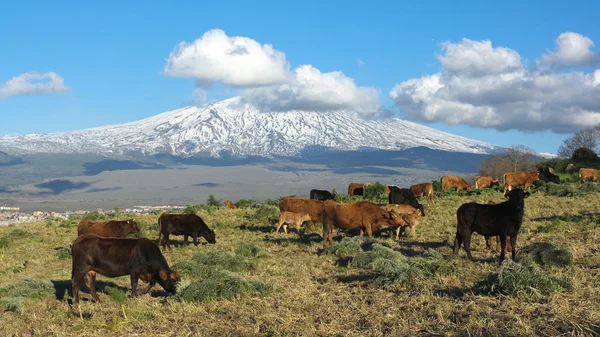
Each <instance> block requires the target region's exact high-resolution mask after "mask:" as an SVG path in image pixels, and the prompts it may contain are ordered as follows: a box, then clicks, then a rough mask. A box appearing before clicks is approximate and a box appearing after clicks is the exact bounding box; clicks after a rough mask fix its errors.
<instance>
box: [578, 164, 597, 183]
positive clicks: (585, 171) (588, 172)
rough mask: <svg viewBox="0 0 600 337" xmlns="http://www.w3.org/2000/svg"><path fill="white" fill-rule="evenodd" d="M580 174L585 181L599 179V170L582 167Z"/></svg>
mask: <svg viewBox="0 0 600 337" xmlns="http://www.w3.org/2000/svg"><path fill="white" fill-rule="evenodd" d="M579 176H580V177H581V178H582V180H583V181H586V180H591V181H598V170H596V169H591V168H583V167H582V168H580V169H579Z"/></svg>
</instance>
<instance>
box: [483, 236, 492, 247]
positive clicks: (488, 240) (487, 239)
mask: <svg viewBox="0 0 600 337" xmlns="http://www.w3.org/2000/svg"><path fill="white" fill-rule="evenodd" d="M485 246H486V247H488V249H493V248H492V237H491V236H486V237H485Z"/></svg>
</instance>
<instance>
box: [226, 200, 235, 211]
mask: <svg viewBox="0 0 600 337" xmlns="http://www.w3.org/2000/svg"><path fill="white" fill-rule="evenodd" d="M223 204H224V205H225V207H227V208H229V209H236V208H237V206H236V205H234V204H233V203H232V202H231V201H230V200H225V201H224V202H223Z"/></svg>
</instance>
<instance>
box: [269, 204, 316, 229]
mask: <svg viewBox="0 0 600 337" xmlns="http://www.w3.org/2000/svg"><path fill="white" fill-rule="evenodd" d="M279 211H280V212H293V213H308V215H310V221H311V222H312V223H313V225H314V229H313V230H316V224H317V223H318V222H321V221H322V220H321V219H322V218H323V202H322V201H319V200H314V199H302V198H291V197H283V198H281V201H280V202H279ZM306 227H307V229H310V227H311V226H310V225H309V224H307V225H306Z"/></svg>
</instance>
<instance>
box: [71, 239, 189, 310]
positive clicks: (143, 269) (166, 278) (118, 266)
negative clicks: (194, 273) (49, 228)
mask: <svg viewBox="0 0 600 337" xmlns="http://www.w3.org/2000/svg"><path fill="white" fill-rule="evenodd" d="M72 255H73V262H72V264H73V265H72V269H71V286H72V290H73V302H74V303H77V302H79V286H80V284H81V281H84V280H85V284H86V285H87V287H88V288H89V289H90V293H91V295H92V300H93V301H95V302H99V301H100V299H99V298H98V295H97V294H96V286H95V281H96V273H98V274H101V275H104V276H108V277H118V276H125V275H129V276H130V278H131V294H132V296H134V297H135V296H137V283H138V279H140V278H141V279H142V280H143V281H145V282H148V283H149V285H148V288H147V289H146V290H145V291H144V293H146V292H148V291H150V289H152V287H154V285H155V284H156V283H158V284H160V285H161V286H162V287H163V288H164V289H165V290H166V291H167V292H168V293H171V294H174V293H175V290H176V285H177V283H178V282H179V273H178V272H177V271H173V270H171V268H169V265H168V264H167V260H166V259H165V257H164V256H163V255H162V253H161V252H160V248H158V246H157V245H156V244H155V243H154V242H152V241H150V240H148V239H146V238H141V239H124V238H103V237H100V236H98V235H95V234H84V235H82V236H79V237H78V238H77V239H75V241H73V248H72Z"/></svg>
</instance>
